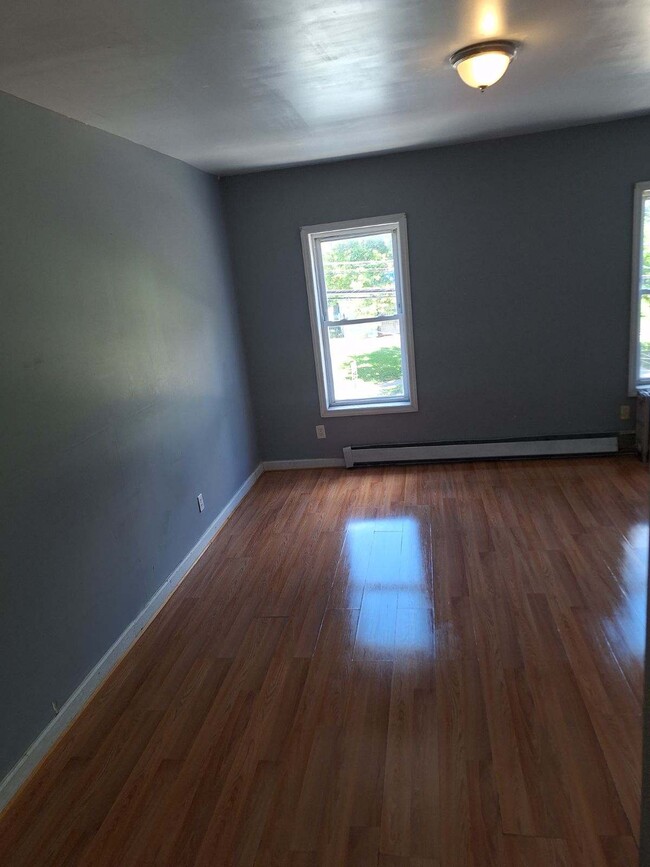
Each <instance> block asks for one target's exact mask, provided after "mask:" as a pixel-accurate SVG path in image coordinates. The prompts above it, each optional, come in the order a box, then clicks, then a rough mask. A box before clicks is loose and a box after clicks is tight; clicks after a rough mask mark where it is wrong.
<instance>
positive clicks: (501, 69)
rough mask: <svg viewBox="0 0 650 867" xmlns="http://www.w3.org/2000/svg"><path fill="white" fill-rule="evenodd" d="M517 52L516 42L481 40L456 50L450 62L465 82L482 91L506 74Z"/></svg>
mask: <svg viewBox="0 0 650 867" xmlns="http://www.w3.org/2000/svg"><path fill="white" fill-rule="evenodd" d="M516 53H517V46H516V45H515V43H514V42H506V41H504V40H498V41H497V40H495V41H492V42H479V43H477V44H476V45H468V46H467V48H461V49H460V50H459V51H456V52H454V54H452V55H451V57H450V58H449V62H450V63H451V65H452V66H453V67H454V69H455V70H456V72H457V73H458V74H459V76H460V77H461V79H462V80H463V81H464V82H465V84H467V85H469V87H475V88H477V89H478V90H480V91H481V93H482V92H483V91H484V90H485V89H486V88H488V87H490V86H491V85H492V84H495V83H496V82H497V81H499V79H500V78H502V77H503V76H504V75H505V72H506V70H507V68H508V67H509V66H510V62H511V61H512V59H513V58H514V56H515V54H516Z"/></svg>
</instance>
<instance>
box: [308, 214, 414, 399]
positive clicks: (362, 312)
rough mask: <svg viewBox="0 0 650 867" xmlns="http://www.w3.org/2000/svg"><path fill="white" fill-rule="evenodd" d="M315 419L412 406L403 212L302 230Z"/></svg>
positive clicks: (410, 327) (412, 374)
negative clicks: (315, 383)
mask: <svg viewBox="0 0 650 867" xmlns="http://www.w3.org/2000/svg"><path fill="white" fill-rule="evenodd" d="M302 246H303V256H304V261H305V275H306V280H307V291H308V294H309V311H310V314H311V328H312V337H313V343H314V354H315V356H316V378H317V381H318V393H319V397H320V408H321V415H322V416H330V415H360V414H364V413H387V412H412V411H414V410H416V409H417V397H416V391H415V363H414V356H413V329H412V324H411V300H410V291H409V273H408V245H407V237H406V217H405V216H404V215H403V214H398V215H392V216H389V217H376V218H373V219H368V220H352V221H349V222H345V223H329V224H326V225H322V226H307V227H305V228H304V229H303V230H302Z"/></svg>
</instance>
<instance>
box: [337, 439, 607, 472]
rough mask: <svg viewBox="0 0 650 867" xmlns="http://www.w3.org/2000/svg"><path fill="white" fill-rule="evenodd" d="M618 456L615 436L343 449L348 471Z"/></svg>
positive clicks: (347, 447) (406, 444) (349, 447)
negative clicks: (388, 466) (443, 463)
mask: <svg viewBox="0 0 650 867" xmlns="http://www.w3.org/2000/svg"><path fill="white" fill-rule="evenodd" d="M616 452H618V437H617V436H616V435H612V436H602V435H594V436H569V437H545V438H543V439H518V440H512V439H511V440H489V441H483V442H446V443H419V444H408V443H405V444H403V445H385V446H346V447H345V448H344V449H343V459H344V460H345V466H346V467H358V466H367V465H369V464H405V463H428V462H430V461H475V460H481V461H483V460H507V459H512V458H543V457H560V456H562V455H609V454H616Z"/></svg>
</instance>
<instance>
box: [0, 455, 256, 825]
mask: <svg viewBox="0 0 650 867" xmlns="http://www.w3.org/2000/svg"><path fill="white" fill-rule="evenodd" d="M263 472H264V466H263V464H259V465H258V466H257V467H256V468H255V470H254V471H253V472H252V473H251V474H250V476H249V477H248V478H247V479H246V481H245V482H244V483H243V485H242V486H241V487H240V488H239V490H237V491H236V492H235V494H234V495H233V496H232V497H231V499H230V500H229V501H228V503H226V505H225V506H224V507H223V509H222V510H221V511H220V512H219V514H218V515H217V517H216V518H215V519H214V521H213V522H212V523H211V524H210V526H209V527H208V529H207V530H206V531H205V533H204V534H203V535H202V536H201V538H200V539H199V540H198V542H197V543H196V545H194V547H193V548H192V549H191V550H190V551H189V553H188V554H187V555H186V556H185V557H184V558H183V560H182V561H181V562H180V563H179V564H178V566H177V567H176V568H175V569H174V571H173V572H172V573H171V575H170V576H169V577H168V578H167V579H166V580H165V582H164V583H163V584H162V586H161V587H160V588H159V589H158V590H157V591H156V593H155V594H154V595H153V596H152V597H151V599H150V600H149V602H147V604H146V605H145V607H144V608H143V609H142V611H141V612H140V613H139V614H138V616H137V617H136V618H135V620H133V621H132V622H131V623H130V624H129V625H128V626H127V627H126V629H125V630H124V632H123V633H122V634H121V635H120V637H119V638H118V639H117V641H115V643H114V644H113V645H112V647H110V648H109V649H108V650H107V651H106V653H105V654H104V655H103V656H102V658H101V659H100V660H99V662H98V663H97V665H95V667H94V668H93V669H91V671H90V672H89V673H88V674H87V675H86V677H85V678H84V679H83V681H82V682H81V683H80V684H79V686H78V687H77V688H76V689H75V691H74V692H73V693H72V695H71V696H70V698H68V700H67V701H66V702H65V704H64V705H63V706H62V707H61V709H60V710H59V712H58V714H57V715H56V716H55V717H54V719H53V720H52V721H51V722H50V723H49V724H48V725H47V726H46V727H45V728H44V729H43V731H42V732H41V733H40V735H39V736H38V737H37V738H36V740H35V741H34V743H33V744H32V745H31V746H30V747H28V749H27V750H26V752H25V753H24V754H23V756H22V758H21V759H20V760H19V761H18V763H17V764H16V765H14V767H13V768H12V769H11V770H10V771H9V773H8V774H7V775H6V777H5V778H4V779H3V780H2V782H0V810H3V809H4V808H5V807H6V806H7V804H8V803H9V801H10V800H11V799H12V798H13V796H14V795H15V794H16V793H17V792H18V790H19V789H20V787H21V786H22V785H23V783H25V782H26V781H27V779H28V778H29V777H30V776H31V775H32V773H33V771H34V770H35V769H36V766H37V765H38V764H39V763H40V762H41V761H42V760H43V759H44V758H45V756H46V754H47V753H48V752H49V751H50V750H51V749H52V747H53V746H54V744H55V743H56V741H57V740H58V739H59V738H60V737H61V735H62V734H63V733H64V732H65V731H66V730H67V729H68V728H69V727H70V725H71V724H72V723H73V722H74V720H75V719H76V718H77V717H78V716H79V714H80V713H81V711H82V710H83V708H84V707H85V705H86V704H87V703H88V701H89V700H90V698H91V697H92V696H93V695H94V693H95V692H96V691H97V690H98V688H99V687H100V686H101V685H102V683H103V681H104V680H105V679H106V678H107V677H108V675H109V674H110V673H111V671H112V670H113V669H114V668H115V666H116V665H117V663H118V662H119V661H120V660H121V659H122V657H124V655H125V654H126V653H127V652H128V651H129V650H130V648H131V647H132V645H133V644H134V643H135V641H136V640H137V639H138V638H139V636H140V635H141V634H142V633H143V632H144V630H145V629H146V628H147V626H149V624H150V623H151V621H152V620H153V619H154V617H155V616H156V615H157V614H158V612H159V611H160V609H161V608H162V607H163V605H164V604H165V603H166V602H167V600H168V599H169V597H170V596H171V595H172V593H173V592H174V591H175V590H176V588H177V587H178V586H179V585H180V584H181V582H182V581H183V579H184V578H185V576H186V575H187V574H188V573H189V571H190V569H191V568H192V567H193V566H194V564H195V563H196V562H197V560H198V559H199V558H200V557H201V555H202V554H203V553H204V551H205V550H206V548H207V547H208V545H209V544H210V542H211V541H212V539H213V538H214V537H215V536H216V534H217V533H218V532H219V530H220V529H221V528H222V527H223V525H224V524H225V523H226V521H227V520H228V518H229V517H230V515H231V514H232V513H233V512H234V511H235V509H236V508H237V506H238V505H239V504H240V503H241V501H242V500H243V499H244V497H245V496H246V494H247V493H248V492H249V491H250V489H251V488H252V487H253V485H254V484H255V482H256V481H257V480H258V479H259V477H260V476H261V475H262V473H263Z"/></svg>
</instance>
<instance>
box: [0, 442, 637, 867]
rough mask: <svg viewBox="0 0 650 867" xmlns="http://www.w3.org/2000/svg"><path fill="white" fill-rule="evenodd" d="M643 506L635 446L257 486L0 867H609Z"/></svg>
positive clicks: (625, 836) (633, 815)
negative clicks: (629, 454)
mask: <svg viewBox="0 0 650 867" xmlns="http://www.w3.org/2000/svg"><path fill="white" fill-rule="evenodd" d="M647 499H648V490H647V472H646V471H645V470H644V468H643V467H642V466H641V465H640V464H639V463H637V462H636V461H635V460H634V459H632V458H617V459H610V458H599V459H579V460H557V461H538V462H532V461H531V462H517V463H514V462H513V463H476V464H455V465H447V466H435V467H431V466H428V467H427V466H422V467H406V468H383V469H368V470H353V471H344V470H341V471H339V470H323V471H316V470H314V471H300V472H297V471H293V472H286V473H267V474H265V475H264V476H263V477H262V478H261V480H260V481H259V482H258V484H257V485H256V487H255V489H254V490H253V492H252V493H251V495H250V496H249V497H248V498H247V499H246V501H245V502H244V503H243V504H242V506H241V507H240V508H239V509H238V511H237V512H236V514H235V515H234V516H233V518H232V520H231V521H230V522H229V523H228V524H227V525H226V527H225V529H224V530H223V532H222V533H221V534H220V535H219V536H218V538H217V539H216V540H215V542H214V543H213V545H212V546H211V548H210V549H209V551H208V553H207V554H206V555H205V556H204V558H203V559H202V560H201V562H200V563H199V564H198V566H197V567H196V569H195V570H194V573H193V575H191V576H190V577H189V578H188V579H187V580H186V581H185V582H184V584H183V585H182V587H181V589H180V590H179V591H178V592H177V594H176V595H175V596H174V597H173V599H172V601H171V603H170V604H169V605H168V606H167V607H166V608H165V610H164V611H163V613H162V614H161V616H160V617H159V618H158V619H157V621H156V622H155V624H154V625H153V626H152V627H151V628H150V629H149V630H148V631H147V633H145V635H144V637H143V638H142V640H141V641H140V642H139V644H138V645H137V647H136V648H135V649H134V650H133V651H132V652H131V654H130V655H129V656H128V658H127V660H126V661H125V662H124V663H123V664H122V665H121V666H120V667H119V669H118V670H117V671H116V672H115V674H114V675H113V676H112V677H111V679H110V680H109V682H108V683H107V685H106V686H105V687H104V688H103V689H102V690H101V691H100V693H99V694H98V695H97V696H96V697H95V698H94V699H93V701H92V702H91V704H90V706H89V707H88V709H87V710H86V712H85V713H84V714H83V716H82V718H81V719H80V720H79V721H78V722H77V724H76V725H75V726H74V727H73V728H72V730H71V731H70V732H69V734H68V735H67V736H66V737H65V738H64V740H63V741H62V742H61V743H60V744H59V745H58V747H57V748H56V749H55V751H54V752H53V753H52V755H51V756H50V758H49V759H48V760H47V761H46V763H45V764H44V766H43V767H42V768H41V770H40V772H39V773H38V774H37V775H36V777H35V778H34V779H33V781H32V782H31V784H30V785H29V786H28V787H27V788H26V789H25V790H24V792H23V793H22V795H21V796H20V797H19V798H18V799H17V800H16V801H15V802H14V804H13V806H12V807H11V808H10V810H9V811H8V813H7V814H6V815H5V817H4V820H3V822H2V823H1V824H0V861H1V862H2V863H3V864H12V865H30V867H33V865H42V864H47V865H53V864H62V865H63V864H65V865H73V864H84V865H93V867H97V865H131V864H133V865H145V864H167V865H174V867H176V865H182V864H201V865H220V867H221V865H223V867H230V865H238V867H244V865H250V867H274V865H277V867H280V865H282V867H313V865H332V867H334V865H337V867H338V865H350V867H368V865H372V867H465V865H476V867H478V865H480V867H486V865H522V867H524V865H525V867H536V865H539V867H542V865H544V867H552V865H556V867H559V865H563V867H582V865H584V867H594V865H595V867H606V865H609V867H614V865H616V867H626V865H630V867H631V865H633V864H636V858H637V837H638V815H637V814H638V803H639V787H640V732H641V725H640V712H641V700H642V673H643V672H642V667H643V644H644V636H645V594H646V563H647V536H648V524H647Z"/></svg>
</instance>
